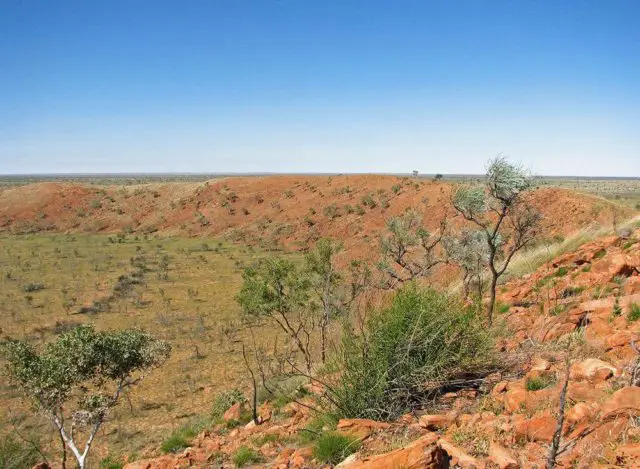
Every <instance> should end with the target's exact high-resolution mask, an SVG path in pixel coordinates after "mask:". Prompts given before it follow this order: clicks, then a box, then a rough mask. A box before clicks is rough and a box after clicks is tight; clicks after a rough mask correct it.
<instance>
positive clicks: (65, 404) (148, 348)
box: [4, 325, 171, 469]
mask: <svg viewBox="0 0 640 469" xmlns="http://www.w3.org/2000/svg"><path fill="white" fill-rule="evenodd" d="M4 351H5V355H6V358H7V362H8V364H7V368H8V371H9V375H10V376H11V378H12V379H13V380H14V381H15V382H16V383H17V384H18V385H19V386H20V387H21V389H22V390H23V392H24V393H25V394H26V395H27V396H28V397H29V398H31V399H32V400H33V402H34V403H35V404H36V407H37V409H38V410H39V411H40V412H42V413H43V414H44V415H45V416H47V417H48V418H49V419H50V420H51V421H52V423H53V424H54V425H55V427H56V429H57V431H58V433H59V435H60V439H61V442H62V449H63V461H62V467H63V468H64V467H65V462H66V448H69V449H70V450H71V452H72V453H73V455H74V456H75V458H76V460H77V462H78V466H79V467H80V468H81V469H83V468H84V467H85V466H86V461H87V456H88V454H89V451H90V450H91V445H92V443H93V441H94V438H95V436H96V434H97V433H98V431H99V430H100V427H101V426H102V424H103V423H104V421H105V419H106V417H107V415H108V414H109V411H110V409H111V408H113V407H114V406H115V405H117V403H118V400H119V398H120V397H121V395H122V393H123V392H124V391H125V390H127V389H129V388H131V387H133V386H135V385H136V384H138V383H139V382H140V381H141V380H142V379H143V377H144V373H145V372H146V371H148V370H150V369H152V368H155V367H158V366H160V365H161V364H163V363H164V362H165V361H166V360H167V358H168V357H169V355H170V352H171V347H170V345H169V344H168V343H166V342H164V341H161V340H156V339H154V338H153V337H152V336H151V335H149V334H147V333H144V332H141V331H138V330H122V331H113V332H96V331H95V330H94V328H93V326H90V325H82V326H78V327H76V328H75V329H73V330H71V331H69V332H66V333H64V334H62V335H61V336H60V337H58V339H57V340H56V341H54V342H51V343H49V344H47V345H46V346H45V347H44V349H43V350H42V351H38V350H37V349H36V348H35V347H33V346H32V345H30V344H29V343H27V342H24V341H18V340H9V341H8V342H7V343H6V344H5V345H4ZM73 403H77V404H76V405H75V407H74V405H73ZM80 435H84V436H85V442H84V445H81V444H80Z"/></svg>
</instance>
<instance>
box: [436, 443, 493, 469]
mask: <svg viewBox="0 0 640 469" xmlns="http://www.w3.org/2000/svg"><path fill="white" fill-rule="evenodd" d="M438 446H440V448H442V450H443V451H444V452H445V453H446V454H447V455H448V456H449V458H450V462H451V465H452V466H453V467H459V468H461V469H480V468H483V467H485V465H484V463H481V462H480V461H478V460H477V459H476V458H474V457H473V456H470V455H468V454H467V453H465V452H464V451H463V450H461V449H460V448H458V447H457V446H455V445H454V444H452V443H451V442H450V441H448V440H445V439H444V438H441V439H440V440H439V441H438Z"/></svg>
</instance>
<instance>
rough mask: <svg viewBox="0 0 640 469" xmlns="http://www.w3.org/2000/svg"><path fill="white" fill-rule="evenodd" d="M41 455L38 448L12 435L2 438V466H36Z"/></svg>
mask: <svg viewBox="0 0 640 469" xmlns="http://www.w3.org/2000/svg"><path fill="white" fill-rule="evenodd" d="M39 457H40V455H39V453H38V451H37V449H36V448H34V447H32V446H29V445H27V444H26V443H23V442H21V441H18V440H17V439H16V438H14V437H13V436H11V435H5V436H3V437H2V438H0V468H2V469H24V468H29V467H32V466H34V465H35V464H36V463H37V462H38V459H39Z"/></svg>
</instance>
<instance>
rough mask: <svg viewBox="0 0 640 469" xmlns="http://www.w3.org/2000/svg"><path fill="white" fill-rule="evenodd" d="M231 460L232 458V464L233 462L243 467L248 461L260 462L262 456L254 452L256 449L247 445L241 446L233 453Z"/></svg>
mask: <svg viewBox="0 0 640 469" xmlns="http://www.w3.org/2000/svg"><path fill="white" fill-rule="evenodd" d="M232 460H233V464H235V465H236V467H243V466H245V465H246V464H249V463H256V462H260V461H261V460H262V458H261V457H260V455H259V454H258V453H257V452H256V450H254V449H251V448H249V447H247V446H241V447H240V448H238V450H237V451H236V452H235V453H234V455H233V458H232Z"/></svg>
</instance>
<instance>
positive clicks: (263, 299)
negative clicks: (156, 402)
mask: <svg viewBox="0 0 640 469" xmlns="http://www.w3.org/2000/svg"><path fill="white" fill-rule="evenodd" d="M242 279H243V283H242V288H241V289H240V293H238V295H237V296H236V301H237V302H238V303H239V304H240V307H241V308H242V311H243V313H244V314H245V315H246V317H247V318H249V319H254V320H259V319H267V320H269V321H271V322H272V323H274V324H275V325H277V326H278V327H279V328H280V329H282V330H283V331H284V333H285V334H287V336H288V337H289V339H290V340H291V341H292V342H293V344H294V345H295V347H296V348H297V349H298V351H299V352H300V353H301V354H302V356H303V358H304V362H305V366H306V369H307V371H311V365H312V351H311V333H312V331H313V330H314V329H315V318H314V316H313V314H312V311H311V309H310V308H309V306H308V300H309V289H310V282H309V280H308V279H307V278H305V277H304V276H303V275H301V273H300V271H299V269H298V268H297V267H296V265H295V264H294V263H293V262H291V261H290V260H288V259H282V258H278V257H270V258H267V259H261V260H260V261H258V263H257V264H256V265H254V266H252V267H247V268H246V269H245V270H244V272H243V273H242Z"/></svg>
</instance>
